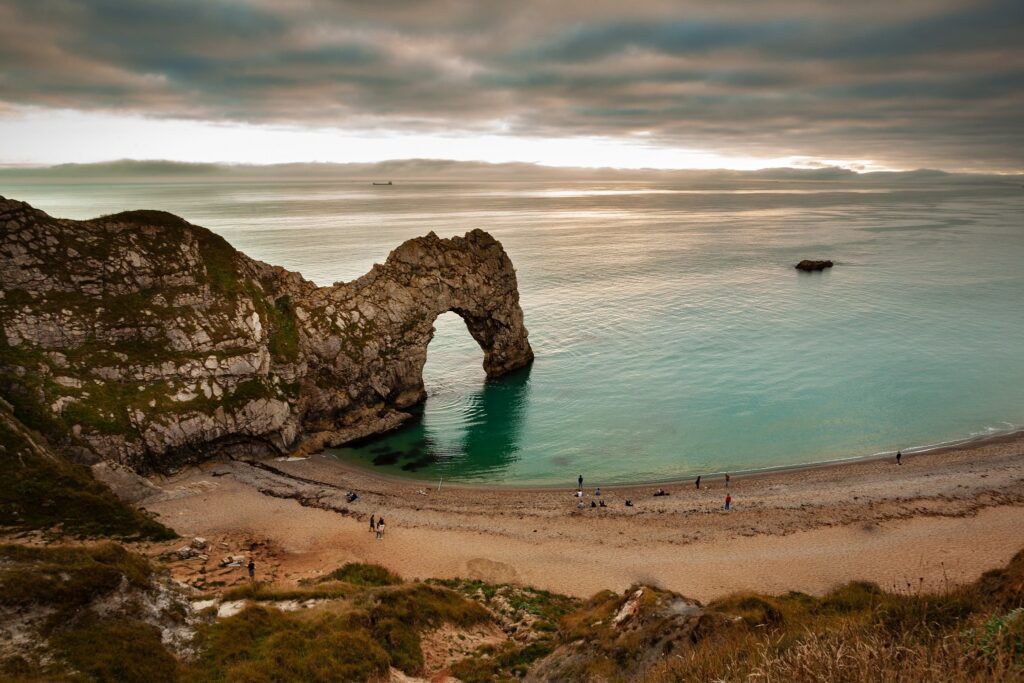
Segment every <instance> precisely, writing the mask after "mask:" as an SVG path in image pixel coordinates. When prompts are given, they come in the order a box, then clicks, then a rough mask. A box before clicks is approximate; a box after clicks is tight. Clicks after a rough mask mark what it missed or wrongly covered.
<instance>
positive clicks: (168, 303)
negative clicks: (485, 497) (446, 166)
mask: <svg viewBox="0 0 1024 683" xmlns="http://www.w3.org/2000/svg"><path fill="white" fill-rule="evenodd" d="M0 235H2V237H0V328H2V334H0V393H2V394H3V396H5V397H6V398H7V400H8V401H10V403H11V404H12V405H13V408H14V413H15V414H16V415H17V417H18V418H19V419H20V420H21V421H23V422H25V423H26V424H27V425H29V426H30V427H31V428H33V429H35V430H38V431H39V432H41V433H43V434H45V435H46V436H47V437H48V438H49V439H50V440H51V442H53V443H54V444H55V445H56V446H57V447H58V448H60V450H62V451H63V452H65V453H67V454H70V455H72V456H73V457H74V458H75V459H77V460H79V461H82V462H86V463H100V464H101V466H103V467H113V468H114V469H122V470H127V471H132V472H140V473H146V472H160V471H168V470H173V469H176V468H177V467H179V466H181V465H182V464H184V463H188V462H197V461H201V460H203V459H206V458H209V457H212V456H215V455H233V454H239V453H244V454H245V455H247V456H269V455H279V454H285V453H292V452H296V451H300V452H301V451H312V450H318V449H321V448H323V447H325V446H337V445H340V444H344V443H346V442H349V441H352V440H354V439H358V438H362V437H366V436H369V435H372V434H376V433H381V432H384V431H387V430H390V429H394V428H396V427H397V426H399V425H401V424H402V423H403V422H405V421H406V420H408V419H409V418H410V413H409V409H410V408H412V407H413V406H415V405H416V404H418V403H420V402H422V401H423V400H424V399H425V397H426V394H425V392H424V387H423V379H422V369H423V366H424V363H425V362H426V354H427V345H428V344H429V343H430V340H431V338H432V336H433V331H434V330H433V322H434V320H435V319H436V318H437V316H438V315H440V314H442V313H444V312H447V311H454V312H456V313H457V314H458V315H460V316H461V317H462V318H463V319H464V320H465V322H466V326H467V327H468V329H469V332H470V334H472V336H473V337H474V338H475V339H476V340H477V342H478V343H479V344H480V346H481V348H482V349H483V352H484V369H485V371H486V372H487V375H488V376H489V377H498V376H501V375H503V374H506V373H508V372H511V371H513V370H516V369H519V368H522V367H524V366H526V365H528V364H529V363H530V362H531V361H532V359H533V351H532V349H531V348H530V344H529V341H528V339H527V330H526V327H525V326H524V324H523V312H522V309H521V308H520V305H519V293H518V289H517V282H516V273H515V269H514V268H513V266H512V262H511V261H510V260H509V257H508V255H507V254H506V253H505V250H504V249H503V248H502V246H501V244H500V243H499V242H498V241H497V240H495V239H494V238H493V237H491V236H490V235H489V234H487V233H486V232H483V231H481V230H474V231H472V232H469V233H467V234H466V235H465V236H464V237H453V238H451V239H441V238H439V237H437V236H436V235H435V234H434V233H432V232H431V233H430V234H428V235H426V236H424V237H419V238H416V239H412V240H409V241H407V242H405V243H404V244H402V245H400V246H399V247H398V248H397V249H395V250H394V251H392V252H391V254H390V255H389V256H388V257H387V260H386V261H385V262H384V263H383V264H377V265H374V267H373V268H372V270H371V271H370V272H369V273H367V274H366V275H364V276H363V277H361V278H359V279H357V280H355V281H352V282H347V283H336V284H334V285H333V286H329V287H318V286H316V285H315V284H314V283H312V282H309V281H307V280H305V279H303V278H302V276H301V275H299V274H298V273H293V272H289V271H287V270H285V269H283V268H280V267H275V266H271V265H268V264H266V263H262V262H260V261H257V260H254V259H251V258H249V257H247V256H246V255H245V254H242V253H240V252H238V251H237V250H235V249H234V248H233V247H231V245H230V244H228V243H227V242H226V241H225V240H224V239H223V238H221V237H219V236H218V235H216V234H214V233H213V232H211V231H209V230H207V229H205V228H202V227H199V226H195V225H192V224H190V223H188V222H187V221H185V220H184V219H182V218H179V217H177V216H174V215H172V214H169V213H164V212H160V211H128V212H124V213H119V214H115V215H110V216H104V217H101V218H96V219H93V220H87V221H74V220H63V219H57V218H53V217H51V216H49V215H47V214H46V213H44V212H43V211H40V210H38V209H35V208H33V207H31V206H29V205H28V204H26V203H23V202H19V201H14V200H8V199H4V198H2V197H0Z"/></svg>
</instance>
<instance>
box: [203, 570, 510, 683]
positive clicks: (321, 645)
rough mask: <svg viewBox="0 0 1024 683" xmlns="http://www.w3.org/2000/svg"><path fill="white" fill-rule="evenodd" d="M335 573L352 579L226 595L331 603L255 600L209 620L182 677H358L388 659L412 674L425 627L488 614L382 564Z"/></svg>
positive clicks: (418, 666)
mask: <svg viewBox="0 0 1024 683" xmlns="http://www.w3.org/2000/svg"><path fill="white" fill-rule="evenodd" d="M338 575H339V576H341V575H344V576H347V577H349V578H352V579H354V580H355V582H353V583H346V582H342V581H338V580H336V579H333V578H329V577H328V580H327V581H325V582H323V583H316V584H311V585H309V586H307V587H305V588H299V589H283V590H281V589H272V588H266V587H262V588H251V589H248V590H242V589H239V590H236V591H232V592H231V593H229V594H228V595H226V596H225V597H226V598H229V599H242V598H247V599H250V600H255V601H258V602H267V601H275V600H306V599H321V600H329V605H330V606H329V607H328V608H323V609H313V610H310V611H307V612H297V613H292V612H289V613H282V612H279V611H277V610H274V609H270V608H267V607H263V606H260V605H256V606H250V607H248V608H247V609H245V610H243V611H242V612H241V613H239V614H237V615H235V616H233V617H229V618H227V619H223V620H221V621H219V622H217V623H216V624H212V625H210V626H209V627H207V628H205V629H204V630H203V631H202V633H201V635H200V647H201V650H202V654H201V655H200V657H199V658H198V659H197V660H196V662H195V664H194V665H193V666H192V667H191V668H190V669H189V670H188V671H187V672H186V674H185V675H184V679H185V680H190V681H243V680H244V681H293V680H294V681H299V680H301V681H314V682H316V681H323V682H325V683H326V682H329V681H361V680H366V679H367V678H369V677H371V676H380V675H382V674H384V673H386V672H387V669H388V667H389V666H393V667H395V668H398V669H400V670H402V671H404V672H406V673H407V674H411V675H415V674H418V673H420V672H422V669H423V666H424V660H423V651H422V646H421V637H422V634H423V632H424V631H426V630H429V629H431V628H434V627H437V626H440V625H441V624H443V623H448V624H454V625H456V626H470V625H473V624H477V623H481V622H484V621H488V620H489V619H490V614H489V613H488V612H487V610H486V609H484V608H483V607H482V606H481V605H480V604H478V603H477V602H475V601H472V600H468V599H466V598H465V597H463V596H461V595H459V594H458V593H456V592H454V591H452V590H448V589H446V588H442V587H440V586H431V585H426V584H422V583H411V584H406V583H401V582H399V580H397V577H395V576H394V575H393V574H391V573H390V572H388V571H387V570H386V569H384V568H383V567H376V566H374V565H359V567H358V568H352V567H349V569H348V570H344V568H343V570H339V573H338ZM382 580H386V581H387V582H388V583H386V584H381V583H380V582H381V581H382Z"/></svg>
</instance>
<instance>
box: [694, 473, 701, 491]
mask: <svg viewBox="0 0 1024 683" xmlns="http://www.w3.org/2000/svg"><path fill="white" fill-rule="evenodd" d="M694 485H695V486H696V487H697V490H698V491H700V475H699V474H698V475H697V481H696V482H694Z"/></svg>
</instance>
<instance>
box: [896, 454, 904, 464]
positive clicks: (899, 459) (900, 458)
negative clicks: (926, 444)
mask: <svg viewBox="0 0 1024 683" xmlns="http://www.w3.org/2000/svg"><path fill="white" fill-rule="evenodd" d="M896 464H897V465H902V464H903V451H896Z"/></svg>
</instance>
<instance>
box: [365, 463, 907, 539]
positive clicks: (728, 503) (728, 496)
mask: <svg viewBox="0 0 1024 683" xmlns="http://www.w3.org/2000/svg"><path fill="white" fill-rule="evenodd" d="M896 464H897V465H902V464H903V451H902V450H898V451H896ZM700 481H701V477H700V475H698V476H697V479H696V480H695V481H694V482H693V483H694V486H695V487H696V488H697V490H698V491H699V490H700ZM731 485H732V477H731V476H730V475H729V473H728V472H726V473H725V489H726V492H725V503H724V504H723V505H722V509H723V510H725V511H726V512H729V511H730V510H732V493H731V492H730V491H729V489H730V487H731ZM574 495H575V496H576V497H577V498H580V499H582V498H583V475H582V474H581V475H580V476H579V478H578V479H577V480H576V493H575V494H574ZM600 495H601V489H600V488H598V489H595V490H594V496H595V497H599V496H600ZM667 495H669V492H668V491H666V490H665V489H662V488H659V489H658V490H657V491H655V492H654V497H655V498H660V497H662V496H667ZM576 507H578V508H584V507H586V506H585V505H584V504H583V501H582V500H580V501H579V503H577V505H576ZM590 507H592V508H596V507H608V506H607V505H605V502H604V499H602V500H601V504H600V506H599V505H598V504H597V503H596V502H594V501H591V502H590ZM626 507H628V508H631V507H633V501H631V500H630V499H628V498H627V499H626ZM371 524H372V522H371Z"/></svg>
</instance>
